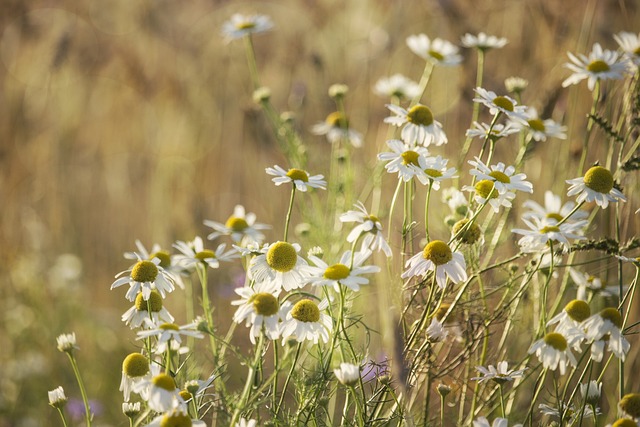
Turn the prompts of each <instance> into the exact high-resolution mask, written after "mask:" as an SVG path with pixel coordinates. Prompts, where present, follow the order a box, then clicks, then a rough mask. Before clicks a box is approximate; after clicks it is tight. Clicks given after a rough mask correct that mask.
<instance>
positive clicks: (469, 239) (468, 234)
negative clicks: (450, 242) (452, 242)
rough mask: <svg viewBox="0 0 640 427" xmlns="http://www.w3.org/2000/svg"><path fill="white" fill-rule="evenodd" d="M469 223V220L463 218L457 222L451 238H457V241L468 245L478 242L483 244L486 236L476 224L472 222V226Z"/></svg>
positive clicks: (452, 229)
mask: <svg viewBox="0 0 640 427" xmlns="http://www.w3.org/2000/svg"><path fill="white" fill-rule="evenodd" d="M469 222H470V219H469V218H462V219H461V220H460V221H457V222H456V223H455V224H453V227H452V228H451V238H452V239H454V238H455V239H456V240H458V241H460V242H462V243H464V244H467V245H473V244H474V243H476V242H479V243H480V244H483V243H484V236H483V235H482V229H481V228H480V226H479V225H478V224H476V223H475V222H472V223H471V224H469ZM467 224H469V225H467ZM465 228H466V230H465ZM462 230H464V231H462ZM461 232H462V233H461ZM458 233H461V234H458Z"/></svg>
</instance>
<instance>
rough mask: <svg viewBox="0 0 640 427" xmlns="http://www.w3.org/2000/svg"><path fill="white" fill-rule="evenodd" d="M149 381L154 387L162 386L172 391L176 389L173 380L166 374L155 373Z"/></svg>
mask: <svg viewBox="0 0 640 427" xmlns="http://www.w3.org/2000/svg"><path fill="white" fill-rule="evenodd" d="M151 382H152V383H153V385H155V386H156V387H159V388H162V389H164V390H167V391H173V390H175V389H176V382H175V380H174V379H173V378H172V377H171V376H169V375H167V374H160V375H156V376H155V377H153V379H152V380H151Z"/></svg>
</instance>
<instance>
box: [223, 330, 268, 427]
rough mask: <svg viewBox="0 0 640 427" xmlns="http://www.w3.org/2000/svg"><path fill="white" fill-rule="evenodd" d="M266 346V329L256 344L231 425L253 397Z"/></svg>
mask: <svg viewBox="0 0 640 427" xmlns="http://www.w3.org/2000/svg"><path fill="white" fill-rule="evenodd" d="M263 346H264V331H263V332H262V333H261V334H260V338H258V344H256V348H255V354H254V358H253V363H252V364H251V366H250V367H249V373H248V375H247V381H246V382H245V384H244V389H243V390H242V394H241V395H240V399H239V402H238V407H237V408H236V410H235V411H234V413H233V417H232V418H231V423H230V425H232V426H234V425H236V424H235V423H236V422H237V421H238V419H239V417H240V413H241V412H242V411H243V410H244V408H245V406H246V404H247V401H248V400H249V398H250V397H251V390H252V389H253V387H254V382H255V378H256V372H258V371H259V367H260V365H261V363H262V348H263Z"/></svg>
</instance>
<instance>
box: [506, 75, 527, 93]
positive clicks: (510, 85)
mask: <svg viewBox="0 0 640 427" xmlns="http://www.w3.org/2000/svg"><path fill="white" fill-rule="evenodd" d="M528 86H529V82H528V81H527V80H525V79H523V78H522V77H507V78H506V79H504V87H505V89H507V92H509V93H515V94H520V93H522V92H524V90H525V89H526V88H527V87H528Z"/></svg>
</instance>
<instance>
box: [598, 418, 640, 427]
mask: <svg viewBox="0 0 640 427" xmlns="http://www.w3.org/2000/svg"><path fill="white" fill-rule="evenodd" d="M638 426H640V423H638V422H636V421H634V420H632V419H630V418H619V419H618V420H616V422H614V423H613V424H607V425H606V426H605V427H638Z"/></svg>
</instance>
